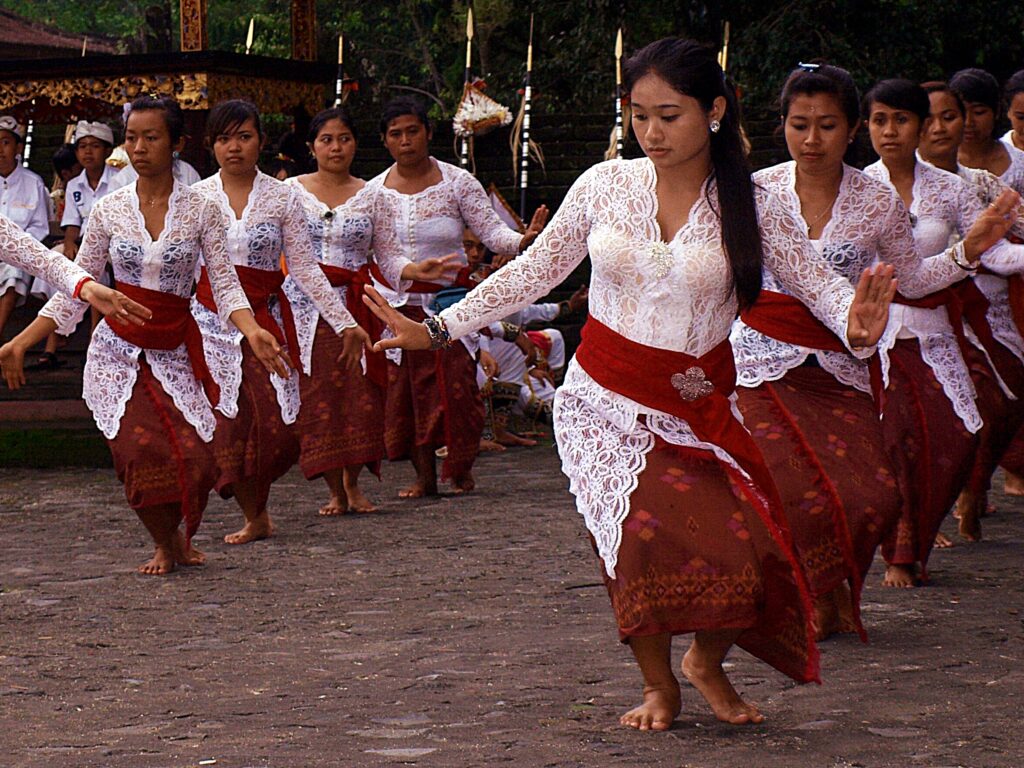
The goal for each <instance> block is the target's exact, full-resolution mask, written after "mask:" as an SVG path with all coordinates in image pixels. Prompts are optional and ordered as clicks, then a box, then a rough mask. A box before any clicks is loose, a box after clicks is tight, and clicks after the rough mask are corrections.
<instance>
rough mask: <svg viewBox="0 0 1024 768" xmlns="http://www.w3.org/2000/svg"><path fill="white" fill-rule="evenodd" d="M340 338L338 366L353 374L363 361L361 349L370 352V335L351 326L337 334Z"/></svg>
mask: <svg viewBox="0 0 1024 768" xmlns="http://www.w3.org/2000/svg"><path fill="white" fill-rule="evenodd" d="M338 335H339V336H340V337H341V354H340V355H338V361H337V362H338V365H340V366H341V367H342V368H344V369H346V370H348V371H349V372H352V373H354V372H355V371H358V370H359V363H360V361H361V360H362V359H363V348H364V347H365V348H366V349H367V350H372V349H373V346H372V345H371V344H370V334H368V333H367V332H366V331H364V330H363V329H362V328H360V327H359V326H358V325H353V326H352V327H350V328H346V329H345V330H343V331H342V332H341V333H339V334H338Z"/></svg>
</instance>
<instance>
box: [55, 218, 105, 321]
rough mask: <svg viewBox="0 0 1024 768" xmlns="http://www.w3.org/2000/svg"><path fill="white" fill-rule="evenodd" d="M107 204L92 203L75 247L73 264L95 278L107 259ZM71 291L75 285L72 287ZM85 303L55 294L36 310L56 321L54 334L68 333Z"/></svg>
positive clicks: (64, 294) (83, 308) (83, 313)
mask: <svg viewBox="0 0 1024 768" xmlns="http://www.w3.org/2000/svg"><path fill="white" fill-rule="evenodd" d="M106 210H107V206H106V205H103V201H102V200H100V201H99V202H98V203H96V205H95V206H93V209H92V213H91V214H90V215H89V220H88V221H87V222H85V234H84V235H83V237H82V247H81V248H79V249H78V255H77V256H76V257H75V264H77V265H78V266H79V267H80V268H81V269H83V270H85V271H86V272H88V273H89V274H90V275H92V276H93V277H94V278H96V279H97V280H98V279H99V278H100V276H101V275H102V274H103V270H104V269H105V268H106V266H107V261H108V259H109V258H110V232H109V230H108V227H107V223H106V216H105V212H106ZM71 290H72V291H74V288H72V289H71ZM88 306H89V305H88V304H86V303H85V302H84V301H76V300H75V299H72V298H71V293H70V292H68V293H55V294H53V297H52V298H51V299H50V300H49V301H48V302H46V304H45V305H44V306H43V308H42V309H41V310H40V311H39V316H40V317H48V318H50V319H51V320H53V321H54V322H55V323H57V333H59V334H61V335H62V336H70V335H71V334H72V333H74V331H75V327H76V326H77V325H78V324H79V323H80V322H81V321H82V318H83V317H85V310H86V309H87V308H88Z"/></svg>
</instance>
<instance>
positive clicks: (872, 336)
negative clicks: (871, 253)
mask: <svg viewBox="0 0 1024 768" xmlns="http://www.w3.org/2000/svg"><path fill="white" fill-rule="evenodd" d="M895 295H896V278H894V277H893V268H892V265H890V264H876V265H875V266H873V267H868V268H867V269H865V270H864V272H863V273H862V274H861V276H860V280H859V281H858V282H857V290H856V292H855V293H854V296H853V301H852V302H851V303H850V316H849V321H848V323H847V327H846V338H847V340H848V341H849V342H850V346H851V347H853V348H854V349H860V348H862V347H870V346H872V345H874V344H877V343H878V340H879V339H880V338H882V334H883V333H884V332H885V326H886V325H887V324H888V322H889V305H890V304H891V303H892V299H893V296H895Z"/></svg>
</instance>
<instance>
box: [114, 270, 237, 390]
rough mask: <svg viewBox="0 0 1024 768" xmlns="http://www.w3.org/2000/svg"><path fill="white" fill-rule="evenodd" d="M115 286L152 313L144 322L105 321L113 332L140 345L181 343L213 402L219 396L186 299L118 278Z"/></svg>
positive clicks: (161, 346)
mask: <svg viewBox="0 0 1024 768" xmlns="http://www.w3.org/2000/svg"><path fill="white" fill-rule="evenodd" d="M117 290H119V291H120V292H121V293H123V294H124V295H125V296H127V297H128V298H129V299H132V300H133V301H137V302H139V303H140V304H143V305H145V306H146V307H148V308H149V309H150V310H152V312H153V317H152V318H151V319H149V320H147V321H146V324H145V325H141V326H140V325H135V324H133V323H117V322H110V318H105V322H106V323H107V325H108V326H109V327H110V330H112V331H113V332H114V333H116V334H117V335H118V336H120V337H121V338H122V339H124V340H125V341H127V342H128V343H129V344H134V345H135V346H137V347H142V348H143V349H176V348H177V347H179V346H181V345H182V344H184V345H185V349H186V351H187V352H188V359H189V362H190V363H191V364H192V372H193V373H194V374H195V376H196V379H198V381H199V382H200V383H201V384H202V385H203V391H204V392H206V397H207V398H208V399H209V401H210V404H211V405H213V406H216V405H217V403H218V401H219V400H220V387H218V386H217V382H215V381H214V380H213V376H211V375H210V369H209V368H208V367H207V366H206V357H205V356H204V354H203V334H202V333H201V332H200V330H199V325H198V323H196V319H195V318H194V317H193V316H192V312H191V310H190V309H189V300H188V299H187V298H184V297H182V296H175V295H174V294H172V293H164V292H163V291H151V290H149V289H148V288H140V287H139V286H137V285H131V284H130V283H125V282H119V283H118V284H117Z"/></svg>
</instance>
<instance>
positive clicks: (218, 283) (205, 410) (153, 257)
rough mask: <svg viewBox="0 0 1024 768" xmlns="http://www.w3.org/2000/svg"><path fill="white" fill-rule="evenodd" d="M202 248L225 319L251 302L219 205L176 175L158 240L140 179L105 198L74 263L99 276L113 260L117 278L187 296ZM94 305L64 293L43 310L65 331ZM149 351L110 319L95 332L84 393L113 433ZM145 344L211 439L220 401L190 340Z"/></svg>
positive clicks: (160, 374)
mask: <svg viewBox="0 0 1024 768" xmlns="http://www.w3.org/2000/svg"><path fill="white" fill-rule="evenodd" d="M200 251H202V252H203V253H204V254H205V255H206V263H207V269H208V270H209V273H210V282H211V285H212V287H213V293H214V296H215V297H216V299H217V307H218V309H219V311H220V317H221V321H222V322H224V323H227V322H228V317H229V316H230V315H231V313H232V312H234V311H235V310H238V309H250V307H249V302H248V301H247V300H246V298H245V293H244V292H243V291H242V286H241V285H240V284H239V282H238V277H237V276H236V275H235V270H234V267H232V265H231V261H230V260H229V259H228V255H227V250H226V248H225V245H224V228H223V226H221V220H220V216H219V214H218V211H217V206H216V205H215V204H214V203H213V201H212V200H210V199H209V198H208V197H207V196H206V195H204V194H202V193H201V192H197V191H195V190H193V189H191V188H189V187H186V186H184V185H182V184H180V183H179V182H177V181H175V182H174V189H173V191H172V192H171V197H170V199H169V200H168V204H167V216H166V218H165V219H164V228H163V231H161V233H160V236H159V237H158V238H157V239H156V240H153V238H152V237H151V236H150V234H149V232H148V230H147V229H146V222H145V219H143V217H142V212H141V209H140V206H139V198H138V195H137V194H136V191H135V183H134V182H133V183H132V184H129V185H128V186H127V187H123V188H121V189H119V190H117V191H116V192H111V193H110V194H109V195H107V196H106V197H104V198H103V199H101V200H99V201H98V202H97V203H96V206H95V207H94V208H93V209H92V214H91V215H90V216H89V221H88V222H87V223H86V225H85V233H84V237H83V239H82V247H81V248H79V250H78V256H77V258H76V259H75V263H76V264H78V265H79V266H80V267H81V268H82V269H84V270H85V271H87V272H88V273H89V274H90V275H92V276H93V277H99V276H100V275H102V274H103V268H104V267H105V266H106V264H107V263H108V262H110V264H111V265H112V266H113V268H114V278H115V280H116V281H117V282H118V283H127V284H131V285H135V286H138V287H140V288H146V289H149V290H152V291H163V292H164V293H171V294H174V295H176V296H181V297H183V298H188V297H189V296H191V295H192V285H193V283H194V282H195V273H196V265H197V264H198V262H199V257H200ZM87 306H88V305H86V304H83V303H82V302H80V301H75V300H73V299H71V298H70V297H68V296H65V295H64V294H63V293H58V294H57V295H55V296H54V297H53V298H52V299H50V300H49V301H48V302H47V303H46V306H44V307H43V309H42V311H40V313H39V314H40V315H41V316H42V317H49V318H51V319H52V320H53V321H54V322H56V323H57V330H58V332H59V333H63V334H65V335H66V334H69V333H71V332H73V331H74V329H75V326H76V325H78V323H79V321H80V320H81V319H82V317H83V316H84V314H85V310H86V308H87ZM142 351H143V350H142V348H141V347H137V346H135V345H134V344H130V343H129V342H127V341H125V340H124V339H122V338H121V337H120V336H118V335H117V334H116V333H114V332H113V331H112V330H111V329H110V327H109V326H108V325H107V323H106V322H103V323H100V324H99V325H98V326H96V330H95V331H94V332H93V335H92V341H90V343H89V350H88V352H87V354H86V360H85V371H84V374H83V396H84V398H85V402H86V404H87V405H88V406H89V410H91V411H92V415H93V418H94V419H95V421H96V426H98V427H99V429H100V431H101V432H102V433H103V434H104V436H105V437H106V438H107V439H109V440H112V439H113V438H114V437H116V436H117V432H118V428H119V427H120V423H121V417H122V416H123V415H124V410H125V406H126V405H127V404H128V401H129V400H130V399H131V396H132V389H133V388H134V387H135V380H136V377H137V376H138V370H139V355H141V354H142ZM145 352H146V361H147V362H148V363H149V366H150V368H152V370H153V375H154V376H155V377H156V379H157V381H159V382H160V385H161V387H163V390H164V391H165V392H166V393H167V394H168V395H170V396H171V398H172V399H173V400H174V404H175V406H176V407H177V408H178V410H179V411H180V412H181V414H182V416H184V418H185V420H186V421H187V422H188V423H189V424H191V425H192V426H193V427H195V430H196V432H197V433H198V434H199V436H200V437H201V438H202V439H203V440H204V441H206V442H209V441H210V440H212V439H213V431H214V428H215V427H216V420H215V419H214V416H213V409H212V408H211V407H210V401H209V400H207V398H206V394H205V393H204V392H203V388H202V385H201V384H200V383H199V382H198V381H197V380H196V377H195V374H194V373H193V371H192V365H191V363H190V362H189V358H188V353H187V352H186V350H185V345H184V344H182V345H180V346H178V347H177V348H175V349H169V350H160V349H147V350H146V351H145Z"/></svg>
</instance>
